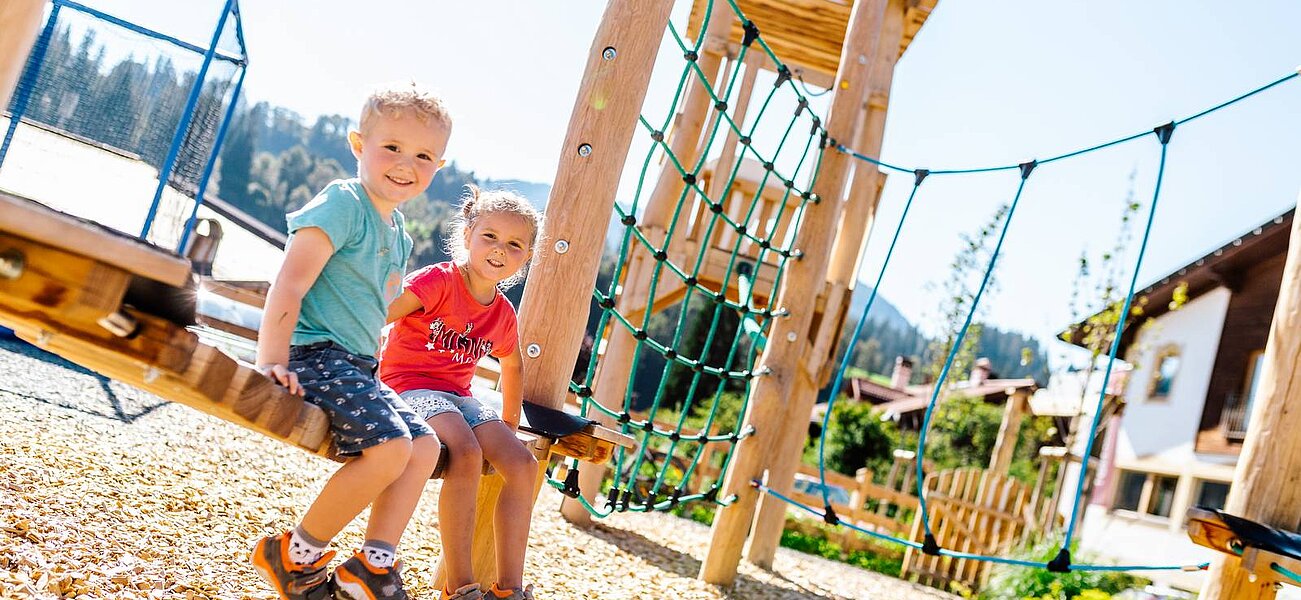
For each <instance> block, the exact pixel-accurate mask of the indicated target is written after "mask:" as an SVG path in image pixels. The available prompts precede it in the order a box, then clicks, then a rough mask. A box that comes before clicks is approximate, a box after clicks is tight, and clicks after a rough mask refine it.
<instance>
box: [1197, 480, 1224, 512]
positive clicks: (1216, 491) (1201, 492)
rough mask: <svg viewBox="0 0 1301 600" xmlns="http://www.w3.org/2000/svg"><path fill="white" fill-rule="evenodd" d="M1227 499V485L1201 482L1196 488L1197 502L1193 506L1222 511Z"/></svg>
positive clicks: (1216, 482)
mask: <svg viewBox="0 0 1301 600" xmlns="http://www.w3.org/2000/svg"><path fill="white" fill-rule="evenodd" d="M1228 498H1229V484H1228V483H1225V482H1222V481H1203V482H1201V485H1199V486H1198V488H1197V501H1196V502H1194V503H1193V505H1194V506H1200V507H1202V508H1215V509H1223V508H1224V503H1225V501H1226V500H1228Z"/></svg>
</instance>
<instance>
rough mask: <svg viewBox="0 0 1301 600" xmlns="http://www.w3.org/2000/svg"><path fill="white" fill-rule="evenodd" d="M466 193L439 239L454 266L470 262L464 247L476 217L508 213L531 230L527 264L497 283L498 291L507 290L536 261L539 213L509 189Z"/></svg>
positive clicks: (470, 189)
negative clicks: (458, 209) (522, 221)
mask: <svg viewBox="0 0 1301 600" xmlns="http://www.w3.org/2000/svg"><path fill="white" fill-rule="evenodd" d="M465 187H466V192H465V194H463V195H462V196H461V210H460V212H459V213H457V215H456V216H455V217H452V220H451V222H450V223H448V229H450V230H451V231H450V232H449V235H448V236H447V238H446V239H444V240H443V249H444V250H445V251H446V252H447V254H448V255H449V256H451V257H452V260H454V261H456V262H457V263H458V264H464V263H465V262H466V261H468V260H469V259H470V256H469V251H468V250H467V249H466V247H465V239H466V238H465V236H466V233H467V232H469V231H470V230H471V229H473V228H474V224H475V223H476V222H478V220H479V217H481V216H483V215H487V214H509V215H515V216H517V217H519V218H521V219H523V220H524V221H525V222H526V223H528V224H529V225H532V227H533V235H532V236H530V238H529V248H528V249H529V250H530V251H531V252H532V253H533V254H532V255H531V256H530V258H529V260H528V262H526V263H524V265H523V266H522V267H521V268H520V270H519V271H518V272H516V273H515V274H514V275H511V276H510V277H507V278H506V279H503V280H502V281H501V282H499V283H498V284H497V287H498V288H500V289H501V290H502V291H505V290H508V289H510V288H511V287H513V286H515V284H517V283H519V282H521V281H523V280H524V277H525V275H527V274H528V269H529V266H531V265H532V264H533V261H534V260H536V259H537V256H538V252H537V247H538V244H539V243H540V242H541V241H542V225H543V217H542V212H541V211H539V210H538V209H536V208H533V205H532V204H530V203H529V201H528V200H527V199H526V198H524V197H523V196H520V195H519V194H516V193H515V192H512V191H509V190H482V189H479V187H478V186H475V185H467V186H465Z"/></svg>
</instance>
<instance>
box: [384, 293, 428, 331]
mask: <svg viewBox="0 0 1301 600" xmlns="http://www.w3.org/2000/svg"><path fill="white" fill-rule="evenodd" d="M421 308H424V306H423V305H422V304H421V303H420V298H418V297H417V296H416V295H415V294H414V293H413V292H412V291H411V290H410V289H404V290H402V295H401V296H398V297H397V299H396V300H394V301H393V303H392V304H390V305H388V319H387V320H385V323H392V322H394V321H396V320H398V319H401V318H402V317H405V316H407V315H409V314H411V313H413V312H415V311H416V310H419V309H421Z"/></svg>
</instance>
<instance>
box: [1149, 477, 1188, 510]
mask: <svg viewBox="0 0 1301 600" xmlns="http://www.w3.org/2000/svg"><path fill="white" fill-rule="evenodd" d="M1178 485H1179V478H1178V477H1166V476H1164V475H1152V494H1151V496H1150V497H1149V498H1148V500H1147V510H1145V511H1143V512H1146V513H1147V514H1149V515H1153V516H1157V517H1169V516H1170V507H1171V506H1172V505H1174V501H1175V488H1176V487H1178Z"/></svg>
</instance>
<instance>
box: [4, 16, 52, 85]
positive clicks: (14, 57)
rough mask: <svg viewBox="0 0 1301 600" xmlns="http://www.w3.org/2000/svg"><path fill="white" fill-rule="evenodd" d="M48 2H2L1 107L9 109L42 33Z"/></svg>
mask: <svg viewBox="0 0 1301 600" xmlns="http://www.w3.org/2000/svg"><path fill="white" fill-rule="evenodd" d="M44 9H45V0H5V2H3V3H0V31H3V32H5V34H4V36H2V37H0V106H9V98H10V96H11V94H12V93H13V91H14V87H15V86H17V85H18V80H19V79H20V78H22V75H23V68H24V67H25V66H26V65H27V55H28V53H30V52H31V49H32V44H33V43H34V42H35V41H36V36H37V34H38V33H39V32H40V30H41V14H42V11H43V10H44Z"/></svg>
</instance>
